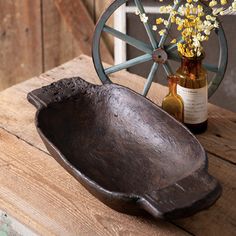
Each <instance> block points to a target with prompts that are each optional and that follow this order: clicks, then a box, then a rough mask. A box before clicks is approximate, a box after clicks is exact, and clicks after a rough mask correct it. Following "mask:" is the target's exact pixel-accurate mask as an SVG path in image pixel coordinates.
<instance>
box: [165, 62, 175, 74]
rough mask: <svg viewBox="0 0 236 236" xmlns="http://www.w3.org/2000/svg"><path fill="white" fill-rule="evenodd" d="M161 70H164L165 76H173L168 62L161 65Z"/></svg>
mask: <svg viewBox="0 0 236 236" xmlns="http://www.w3.org/2000/svg"><path fill="white" fill-rule="evenodd" d="M163 68H164V70H165V72H166V75H167V76H169V75H172V74H173V71H172V69H171V67H170V64H169V62H168V61H166V63H164V64H163Z"/></svg>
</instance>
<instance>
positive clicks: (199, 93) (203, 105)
mask: <svg viewBox="0 0 236 236" xmlns="http://www.w3.org/2000/svg"><path fill="white" fill-rule="evenodd" d="M177 93H178V95H179V96H181V97H182V100H183V103H184V123H186V124H200V123H203V122H205V121H206V120H207V118H208V109H207V103H208V88H207V86H205V87H203V88H200V89H189V88H184V87H182V86H180V85H177Z"/></svg>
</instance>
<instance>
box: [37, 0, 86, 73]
mask: <svg viewBox="0 0 236 236" xmlns="http://www.w3.org/2000/svg"><path fill="white" fill-rule="evenodd" d="M41 1H42V4H41V8H42V25H43V31H42V34H43V35H42V38H43V39H42V43H43V71H47V70H49V69H52V68H54V67H55V66H56V65H61V64H62V63H65V62H66V61H69V60H71V59H72V58H75V57H77V56H79V55H80V54H81V53H82V51H81V49H80V47H79V43H78V42H77V41H76V39H75V38H74V36H73V34H72V33H71V32H70V31H69V30H68V27H67V25H66V22H65V20H64V19H63V18H62V17H61V16H60V14H59V12H58V10H57V8H56V6H55V4H54V1H53V0H41Z"/></svg>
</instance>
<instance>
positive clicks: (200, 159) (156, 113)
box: [28, 78, 221, 219]
mask: <svg viewBox="0 0 236 236" xmlns="http://www.w3.org/2000/svg"><path fill="white" fill-rule="evenodd" d="M28 100H29V101H30V102H31V103H32V104H34V105H35V106H36V107H37V108H38V112H37V115H36V126H37V129H38V132H39V134H40V136H41V138H42V140H43V141H44V143H45V145H46V147H47V149H48V150H49V152H50V153H51V154H52V156H53V157H54V158H55V159H56V160H57V161H58V162H59V163H60V164H61V165H62V166H63V167H64V168H65V169H66V170H67V171H68V172H70V173H71V174H72V175H73V176H74V177H75V178H76V179H77V180H78V181H79V182H80V183H81V184H83V185H84V187H85V188H87V189H88V190H89V191H90V192H91V193H92V194H93V195H94V196H96V197H97V198H98V199H100V200H101V201H102V202H104V203H105V204H107V205H108V206H110V207H111V208H113V209H115V210H118V211H120V212H125V213H129V214H139V213H142V212H144V211H146V212H148V213H150V214H151V215H153V216H154V217H156V218H164V219H176V218H180V217H186V216H189V215H192V214H194V213H196V212H197V211H199V210H202V209H204V208H207V207H209V206H210V205H212V204H213V203H214V202H215V201H216V199H217V198H218V197H219V196H220V193H221V187H220V185H219V183H218V182H217V180H215V179H214V178H213V177H212V176H210V175H209V174H208V173H207V156H206V153H205V151H204V149H203V147H202V146H201V145H200V143H199V142H198V141H197V139H196V138H195V137H194V136H193V135H192V134H191V133H190V132H189V131H188V130H187V129H186V128H185V127H184V126H182V125H181V124H180V123H178V122H177V121H175V120H174V119H173V118H172V117H171V116H169V115H168V114H167V113H165V112H164V111H162V109H160V108H159V107H158V106H156V105H155V104H153V103H152V102H151V101H149V100H147V99H145V98H144V97H142V96H141V95H138V94H137V93H135V92H133V91H132V90H130V89H128V88H124V87H122V86H119V85H115V84H109V85H108V84H107V85H102V86H96V85H92V84H89V83H87V82H85V81H84V80H82V79H80V78H71V79H64V80H61V81H59V82H56V83H53V84H51V85H49V86H46V87H43V88H41V89H37V90H35V91H33V92H31V93H29V94H28Z"/></svg>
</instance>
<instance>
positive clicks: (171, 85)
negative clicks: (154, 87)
mask: <svg viewBox="0 0 236 236" xmlns="http://www.w3.org/2000/svg"><path fill="white" fill-rule="evenodd" d="M168 84H169V93H170V94H171V95H177V82H176V81H173V80H172V79H169V82H168Z"/></svg>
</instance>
